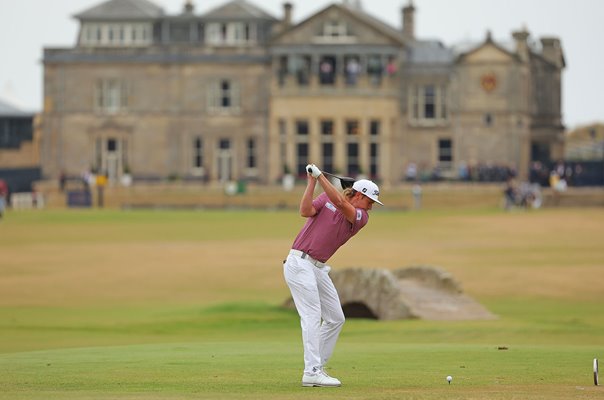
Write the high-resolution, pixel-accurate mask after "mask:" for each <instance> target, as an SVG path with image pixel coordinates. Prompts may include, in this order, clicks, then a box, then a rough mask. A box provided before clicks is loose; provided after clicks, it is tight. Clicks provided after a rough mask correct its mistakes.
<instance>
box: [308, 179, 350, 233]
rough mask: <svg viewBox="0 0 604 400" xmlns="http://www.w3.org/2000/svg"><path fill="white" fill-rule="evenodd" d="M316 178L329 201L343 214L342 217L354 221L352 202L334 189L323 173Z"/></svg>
mask: <svg viewBox="0 0 604 400" xmlns="http://www.w3.org/2000/svg"><path fill="white" fill-rule="evenodd" d="M317 180H318V181H319V184H320V185H321V187H322V188H323V191H324V192H325V194H326V195H327V197H328V198H329V201H331V203H332V204H333V205H334V206H335V207H336V208H337V209H338V210H340V212H341V213H342V214H344V217H346V219H347V220H348V221H349V222H354V218H355V216H356V210H355V209H354V207H353V206H352V204H350V203H349V202H348V200H346V199H345V198H344V196H343V195H342V193H340V192H339V191H338V189H336V188H335V186H333V185H332V184H331V182H329V179H327V178H326V177H325V175H324V174H321V175H319V178H318V179H317Z"/></svg>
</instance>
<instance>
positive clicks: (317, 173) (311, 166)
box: [306, 164, 323, 179]
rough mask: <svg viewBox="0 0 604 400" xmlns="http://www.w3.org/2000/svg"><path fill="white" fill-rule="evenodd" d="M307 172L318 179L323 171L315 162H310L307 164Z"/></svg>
mask: <svg viewBox="0 0 604 400" xmlns="http://www.w3.org/2000/svg"><path fill="white" fill-rule="evenodd" d="M306 172H308V173H309V174H310V175H311V176H312V177H313V178H315V179H317V178H318V177H319V176H321V174H322V173H323V172H321V170H320V169H319V167H317V166H316V165H315V164H308V165H307V166H306Z"/></svg>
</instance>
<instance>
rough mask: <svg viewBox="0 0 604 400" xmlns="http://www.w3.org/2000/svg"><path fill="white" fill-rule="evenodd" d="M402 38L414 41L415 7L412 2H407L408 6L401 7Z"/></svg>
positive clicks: (410, 0) (411, 0)
mask: <svg viewBox="0 0 604 400" xmlns="http://www.w3.org/2000/svg"><path fill="white" fill-rule="evenodd" d="M403 37H404V38H405V39H409V40H414V39H415V7H414V6H413V0H409V4H408V5H407V6H406V7H403Z"/></svg>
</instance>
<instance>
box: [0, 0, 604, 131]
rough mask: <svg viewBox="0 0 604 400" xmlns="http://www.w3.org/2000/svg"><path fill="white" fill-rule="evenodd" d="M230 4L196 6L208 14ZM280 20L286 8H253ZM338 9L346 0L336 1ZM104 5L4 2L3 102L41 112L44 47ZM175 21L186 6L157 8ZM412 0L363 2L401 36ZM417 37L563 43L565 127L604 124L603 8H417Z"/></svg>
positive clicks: (502, 0) (432, 2)
mask: <svg viewBox="0 0 604 400" xmlns="http://www.w3.org/2000/svg"><path fill="white" fill-rule="evenodd" d="M226 1H228V0H193V3H194V4H195V6H196V8H195V12H196V13H204V12H206V11H209V10H210V9H212V8H215V7H217V6H219V5H222V4H224V3H226ZM249 1H252V2H253V3H254V4H256V5H257V6H260V7H261V8H263V9H264V10H266V11H267V12H269V13H270V14H272V15H274V16H275V17H278V18H281V16H282V7H283V6H282V4H283V3H284V2H285V0H249ZM289 1H290V2H291V3H293V4H294V22H299V21H301V20H303V19H306V18H307V17H309V16H310V15H312V14H314V13H315V12H317V11H319V10H321V9H323V8H324V7H327V6H328V5H329V4H331V2H330V1H327V0H325V1H324V0H289ZM334 1H336V2H339V1H341V0H334ZM102 2H103V0H0V54H1V60H0V98H2V99H3V100H5V101H9V102H11V103H13V104H14V105H17V106H19V107H21V108H23V109H25V110H28V111H35V112H38V111H40V110H41V108H42V85H43V82H42V63H41V60H42V52H43V48H44V47H70V46H73V45H74V44H75V40H76V34H77V30H78V23H77V21H76V20H75V19H74V18H73V17H72V16H73V15H74V14H76V13H78V12H81V11H83V10H86V9H88V8H90V7H92V6H95V5H97V4H100V3H102ZM154 2H155V4H157V5H159V6H160V7H162V8H163V9H164V11H166V12H167V13H169V14H176V13H179V12H180V11H181V10H182V7H183V5H184V3H185V0H154ZM408 2H409V0H361V4H362V6H363V8H364V9H365V10H366V11H367V12H369V13H370V14H372V15H374V16H376V17H378V18H380V19H381V20H383V21H384V22H387V23H389V24H390V25H392V26H394V27H396V28H400V26H401V12H400V9H401V7H402V6H403V5H406V4H407V3H408ZM413 3H414V5H415V7H416V18H415V29H416V36H418V37H419V38H421V39H439V40H441V41H442V42H443V43H444V44H446V45H453V44H456V43H459V42H467V41H476V42H479V41H481V40H484V38H485V35H486V31H487V30H490V31H491V32H492V34H493V38H494V39H495V40H496V41H510V40H511V32H512V31H514V30H518V29H520V28H522V27H523V26H524V27H526V28H527V29H528V31H529V32H530V34H531V38H532V39H533V40H535V41H537V42H538V40H539V38H541V37H542V36H557V37H559V38H560V39H561V41H562V47H563V50H564V53H565V57H566V64H567V67H566V70H565V71H564V73H563V93H562V98H563V118H564V122H565V124H566V125H567V127H569V128H572V127H575V126H578V125H585V124H589V123H593V122H596V121H600V122H604V101H602V94H603V93H604V45H603V41H604V23H602V18H603V17H604V0H413Z"/></svg>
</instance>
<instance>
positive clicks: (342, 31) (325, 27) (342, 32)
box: [314, 19, 356, 43]
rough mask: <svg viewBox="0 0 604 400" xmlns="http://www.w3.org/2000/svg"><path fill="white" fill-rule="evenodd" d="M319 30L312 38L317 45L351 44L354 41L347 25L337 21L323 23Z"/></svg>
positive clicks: (331, 20)
mask: <svg viewBox="0 0 604 400" xmlns="http://www.w3.org/2000/svg"><path fill="white" fill-rule="evenodd" d="M319 29H320V30H319V32H318V35H317V36H316V37H315V38H314V41H315V42H318V43H334V42H337V43H342V42H344V43H352V42H354V41H355V40H356V38H355V37H354V35H353V34H352V33H351V32H350V27H349V26H348V24H347V23H346V22H344V21H341V20H338V19H330V20H327V21H325V22H324V23H323V24H322V25H321V26H320V28H319Z"/></svg>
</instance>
